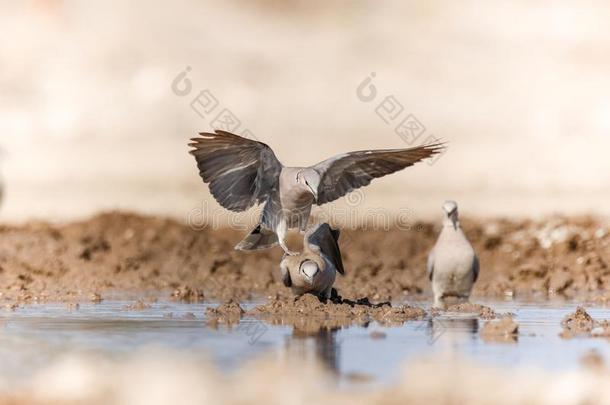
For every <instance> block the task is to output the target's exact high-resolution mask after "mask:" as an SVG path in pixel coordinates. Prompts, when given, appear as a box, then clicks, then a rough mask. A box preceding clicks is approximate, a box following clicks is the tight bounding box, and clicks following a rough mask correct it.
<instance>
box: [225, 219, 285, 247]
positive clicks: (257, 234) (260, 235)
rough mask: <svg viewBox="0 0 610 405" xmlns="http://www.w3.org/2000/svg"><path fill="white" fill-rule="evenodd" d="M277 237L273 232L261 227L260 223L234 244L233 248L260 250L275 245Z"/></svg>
mask: <svg viewBox="0 0 610 405" xmlns="http://www.w3.org/2000/svg"><path fill="white" fill-rule="evenodd" d="M278 243H279V242H278V239H277V235H276V234H275V232H273V231H271V230H268V229H265V228H263V227H262V226H261V225H260V224H258V225H257V226H256V228H254V229H253V230H252V231H251V232H250V233H249V234H248V236H246V237H245V238H244V239H243V240H242V241H241V242H239V243H238V244H237V245H236V246H235V250H261V249H268V248H270V247H273V246H275V245H277V244H278Z"/></svg>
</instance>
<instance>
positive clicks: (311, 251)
mask: <svg viewBox="0 0 610 405" xmlns="http://www.w3.org/2000/svg"><path fill="white" fill-rule="evenodd" d="M280 270H281V273H282V281H283V283H284V285H285V286H286V287H291V288H292V291H293V292H294V293H295V294H297V295H302V294H305V293H312V294H315V295H318V296H319V297H321V298H323V299H328V298H330V296H331V291H332V287H333V284H334V283H335V277H336V274H337V272H339V273H340V274H342V275H344V274H345V270H344V269H343V260H342V259H341V251H340V250H339V231H338V230H336V229H332V228H331V227H330V225H328V224H327V223H322V224H319V225H316V226H314V227H312V228H311V229H310V230H308V231H307V232H306V234H305V236H304V238H303V252H302V253H299V254H296V255H288V254H285V255H284V257H283V258H282V261H281V263H280Z"/></svg>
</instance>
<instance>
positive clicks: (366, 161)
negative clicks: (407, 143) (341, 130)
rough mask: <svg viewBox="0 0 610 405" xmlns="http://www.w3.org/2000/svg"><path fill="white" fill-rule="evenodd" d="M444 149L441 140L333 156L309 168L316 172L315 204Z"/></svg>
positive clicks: (332, 198) (342, 194) (362, 185)
mask: <svg viewBox="0 0 610 405" xmlns="http://www.w3.org/2000/svg"><path fill="white" fill-rule="evenodd" d="M444 149H445V145H444V144H442V143H433V144H429V145H423V146H417V147H415V148H408V149H386V150H366V151H358V152H350V153H345V154H342V155H337V156H334V157H332V158H330V159H327V160H325V161H323V162H320V163H318V164H317V165H315V166H314V167H313V168H314V169H315V170H316V171H317V172H318V173H320V177H321V179H320V185H319V187H318V201H317V203H318V205H322V204H325V203H327V202H331V201H334V200H336V199H337V198H340V197H343V196H344V195H346V194H347V193H349V192H350V191H352V190H355V189H357V188H360V187H364V186H367V185H369V184H370V182H371V181H372V180H373V179H375V178H377V177H382V176H385V175H386V174H390V173H394V172H397V171H399V170H402V169H404V168H405V167H409V166H412V165H414V164H415V163H417V162H419V161H421V160H423V159H425V158H428V157H431V156H434V155H436V154H437V153H440V152H442V151H443V150H444Z"/></svg>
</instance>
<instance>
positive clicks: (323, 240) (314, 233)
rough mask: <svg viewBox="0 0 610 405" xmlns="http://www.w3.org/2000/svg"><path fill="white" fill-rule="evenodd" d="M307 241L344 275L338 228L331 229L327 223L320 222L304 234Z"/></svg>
mask: <svg viewBox="0 0 610 405" xmlns="http://www.w3.org/2000/svg"><path fill="white" fill-rule="evenodd" d="M305 238H306V239H307V243H308V244H309V245H310V246H311V245H313V246H314V247H315V248H316V249H315V250H318V251H319V252H320V253H321V254H323V255H325V256H326V257H327V258H328V260H330V262H331V263H332V264H333V265H334V266H335V268H336V269H337V271H338V272H339V273H341V274H343V275H345V269H344V268H343V260H342V258H341V250H340V249H339V230H337V229H332V228H331V227H330V225H328V224H327V223H323V224H320V225H318V226H316V227H315V228H313V229H312V230H311V231H310V232H308V234H307V235H306V236H305Z"/></svg>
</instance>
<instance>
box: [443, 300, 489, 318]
mask: <svg viewBox="0 0 610 405" xmlns="http://www.w3.org/2000/svg"><path fill="white" fill-rule="evenodd" d="M446 312H459V313H463V314H476V315H477V316H479V317H480V318H481V319H495V318H496V317H497V316H498V314H496V312H495V311H494V310H493V309H491V308H490V307H487V306H485V305H481V304H474V303H471V302H464V303H461V304H454V305H450V306H449V307H447V309H446Z"/></svg>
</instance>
